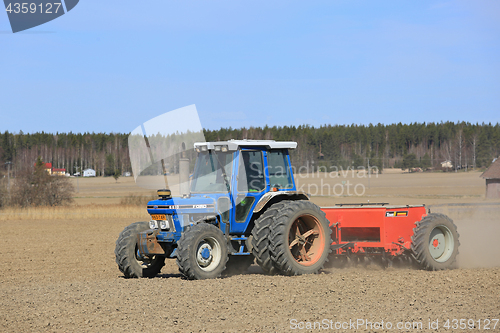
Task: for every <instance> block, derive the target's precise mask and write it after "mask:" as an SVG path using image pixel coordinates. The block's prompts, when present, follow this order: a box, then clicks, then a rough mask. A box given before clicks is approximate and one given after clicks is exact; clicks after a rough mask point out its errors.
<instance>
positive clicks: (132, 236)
mask: <svg viewBox="0 0 500 333" xmlns="http://www.w3.org/2000/svg"><path fill="white" fill-rule="evenodd" d="M148 229H149V224H148V222H135V223H132V224H131V225H129V226H128V227H126V228H125V229H123V231H122V232H121V233H120V236H119V237H118V240H117V241H116V247H115V257H116V259H115V260H116V263H117V264H118V268H119V269H120V271H121V272H122V273H123V275H125V277H126V278H140V277H149V278H150V277H155V276H156V275H157V274H158V273H160V271H161V269H162V267H163V266H164V265H165V258H164V257H160V256H153V257H151V258H148V259H146V258H140V257H139V254H138V247H137V235H138V234H139V233H140V232H143V231H146V230H148Z"/></svg>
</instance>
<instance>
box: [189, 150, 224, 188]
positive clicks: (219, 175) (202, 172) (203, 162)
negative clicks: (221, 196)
mask: <svg viewBox="0 0 500 333" xmlns="http://www.w3.org/2000/svg"><path fill="white" fill-rule="evenodd" d="M217 159H218V160H217ZM219 161H220V164H219ZM221 165H222V166H223V167H224V170H225V172H226V175H227V182H228V183H229V184H231V174H232V168H233V153H230V152H227V153H223V152H214V151H208V152H202V153H200V154H199V155H198V159H197V160H196V166H195V169H194V175H193V180H192V183H191V192H193V193H200V192H206V193H216V192H217V193H220V192H223V193H227V192H228V190H227V185H226V181H225V180H224V175H223V170H222V167H221Z"/></svg>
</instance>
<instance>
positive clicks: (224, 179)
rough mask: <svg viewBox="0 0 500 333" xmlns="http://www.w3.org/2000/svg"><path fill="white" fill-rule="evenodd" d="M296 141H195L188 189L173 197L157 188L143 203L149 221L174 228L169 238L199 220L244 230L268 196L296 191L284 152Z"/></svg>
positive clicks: (232, 231) (168, 229) (158, 226)
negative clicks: (155, 195) (157, 190)
mask: <svg viewBox="0 0 500 333" xmlns="http://www.w3.org/2000/svg"><path fill="white" fill-rule="evenodd" d="M296 145H297V144H296V143H295V142H276V141H273V140H230V141H226V142H203V143H195V144H194V150H195V151H196V153H197V157H196V162H195V163H194V167H193V173H192V175H191V177H189V179H190V180H189V186H188V187H187V188H188V189H189V192H188V193H180V195H179V196H178V197H175V196H172V195H165V192H166V193H168V191H169V190H160V191H159V195H160V199H158V200H154V201H150V202H149V203H148V213H149V214H150V215H151V217H152V221H151V223H150V224H151V227H152V228H153V229H160V230H162V231H163V230H165V231H166V232H173V233H177V235H171V236H172V237H173V238H177V237H180V232H181V231H182V230H183V229H184V228H185V227H186V226H189V225H193V224H197V223H199V222H209V223H213V224H215V225H217V226H219V228H220V229H221V230H223V231H224V233H226V232H228V233H229V234H245V233H246V234H248V233H249V231H248V226H249V224H250V223H251V222H252V217H254V214H253V213H254V212H258V211H259V210H260V209H262V207H263V206H264V205H265V203H267V202H268V201H269V200H270V198H272V197H274V196H276V195H281V194H287V195H290V194H292V193H293V194H295V193H296V188H295V184H294V180H293V177H292V172H291V167H290V157H289V154H288V150H289V149H294V148H295V147H296ZM174 186H175V185H174ZM170 193H171V191H170ZM264 202H265V203H264ZM259 203H260V206H262V207H260V209H259V207H258V205H259ZM163 219H164V220H165V221H167V222H162V221H163ZM172 223H173V225H171V224H172ZM162 226H163V227H165V228H162ZM176 236H177V237H176Z"/></svg>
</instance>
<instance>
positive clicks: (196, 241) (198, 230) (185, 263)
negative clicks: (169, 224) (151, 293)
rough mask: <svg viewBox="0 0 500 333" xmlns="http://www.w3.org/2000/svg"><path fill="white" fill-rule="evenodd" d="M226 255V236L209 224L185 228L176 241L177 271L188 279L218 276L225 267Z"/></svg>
mask: <svg viewBox="0 0 500 333" xmlns="http://www.w3.org/2000/svg"><path fill="white" fill-rule="evenodd" d="M227 256H228V250H227V243H226V238H225V237H224V234H223V233H222V231H221V230H220V229H219V228H217V227H215V226H214V225H211V224H207V223H199V224H195V225H194V226H191V227H188V228H186V230H184V232H183V233H182V236H181V239H179V242H178V243H177V265H178V266H179V271H180V272H181V273H182V274H183V275H184V276H185V277H187V278H188V279H190V280H203V279H214V278H217V277H219V276H220V275H221V274H222V272H223V271H224V269H225V268H226V262H227V259H228V258H227Z"/></svg>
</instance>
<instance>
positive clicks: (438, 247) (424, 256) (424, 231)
mask: <svg viewBox="0 0 500 333" xmlns="http://www.w3.org/2000/svg"><path fill="white" fill-rule="evenodd" d="M416 224H417V226H416V227H415V228H414V229H413V236H412V237H411V240H412V244H411V251H412V257H413V259H415V261H416V262H417V263H418V264H419V265H420V267H421V268H423V269H426V270H429V271H437V270H442V269H449V268H453V266H454V264H455V261H456V258H457V254H458V247H459V245H460V242H459V241H458V237H459V235H458V232H457V227H456V226H455V224H454V223H453V221H452V220H451V219H450V218H449V217H448V216H446V215H443V214H429V215H427V216H425V217H424V218H423V219H422V220H421V221H420V222H417V223H416Z"/></svg>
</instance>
